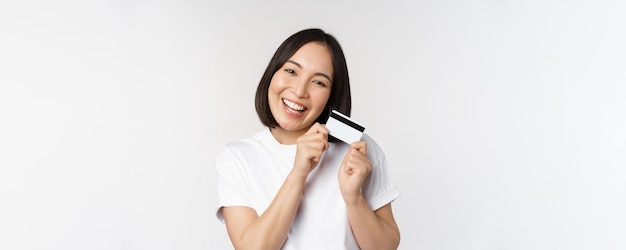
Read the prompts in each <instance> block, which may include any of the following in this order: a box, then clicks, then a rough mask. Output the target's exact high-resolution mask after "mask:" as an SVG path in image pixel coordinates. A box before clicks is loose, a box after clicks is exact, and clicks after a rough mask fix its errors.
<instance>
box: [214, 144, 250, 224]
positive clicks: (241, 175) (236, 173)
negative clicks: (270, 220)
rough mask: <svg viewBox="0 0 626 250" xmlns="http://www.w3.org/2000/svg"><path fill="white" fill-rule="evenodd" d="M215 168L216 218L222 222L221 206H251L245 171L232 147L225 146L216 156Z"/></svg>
mask: <svg viewBox="0 0 626 250" xmlns="http://www.w3.org/2000/svg"><path fill="white" fill-rule="evenodd" d="M215 168H216V170H217V190H218V204H217V212H216V216H217V218H218V219H219V220H220V221H222V222H224V214H223V213H222V208H223V207H228V206H245V207H252V199H251V197H250V192H249V190H250V189H249V187H248V182H247V181H246V178H247V176H246V171H245V169H244V168H243V165H242V164H241V162H240V161H239V160H238V159H237V157H236V156H235V154H234V153H233V151H232V149H231V148H229V147H228V146H226V147H225V148H224V150H222V151H221V152H220V153H219V154H218V155H217V158H216V166H215Z"/></svg>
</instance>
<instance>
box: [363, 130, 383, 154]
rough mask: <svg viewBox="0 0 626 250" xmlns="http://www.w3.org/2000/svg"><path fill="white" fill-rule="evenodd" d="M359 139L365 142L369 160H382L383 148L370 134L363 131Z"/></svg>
mask: <svg viewBox="0 0 626 250" xmlns="http://www.w3.org/2000/svg"><path fill="white" fill-rule="evenodd" d="M361 141H364V142H365V143H367V155H368V156H369V158H370V159H371V160H382V159H384V158H385V153H384V151H383V149H382V148H381V147H380V145H379V144H378V143H377V142H376V140H374V138H372V137H371V136H370V135H368V134H366V133H363V136H362V137H361Z"/></svg>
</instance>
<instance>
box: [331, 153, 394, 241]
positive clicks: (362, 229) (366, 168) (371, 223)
mask: <svg viewBox="0 0 626 250" xmlns="http://www.w3.org/2000/svg"><path fill="white" fill-rule="evenodd" d="M371 170H372V163H371V161H370V160H369V159H368V157H367V145H366V143H365V142H362V141H360V142H355V143H353V144H352V145H351V146H350V149H349V151H348V153H347V154H346V156H345V157H344V160H343V163H342V165H341V168H340V170H339V185H340V188H341V194H342V196H343V199H344V201H345V203H346V210H347V213H348V222H349V223H350V227H351V228H352V233H353V234H354V238H355V239H356V241H357V243H358V244H359V247H360V248H361V249H397V248H398V245H399V244H400V230H399V229H398V225H397V224H396V221H395V219H394V218H393V212H392V210H391V204H390V203H389V204H387V205H385V206H383V207H381V208H380V209H378V210H376V211H372V209H371V208H370V206H369V204H368V202H367V200H366V199H365V197H363V194H362V192H361V186H362V185H363V182H364V181H365V178H366V177H367V176H368V175H369V174H370V172H371Z"/></svg>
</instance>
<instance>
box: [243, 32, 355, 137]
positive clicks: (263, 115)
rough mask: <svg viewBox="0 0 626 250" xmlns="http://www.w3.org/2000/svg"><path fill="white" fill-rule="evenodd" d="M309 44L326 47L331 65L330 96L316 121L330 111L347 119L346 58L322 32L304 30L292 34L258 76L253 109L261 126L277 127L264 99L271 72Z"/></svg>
mask: <svg viewBox="0 0 626 250" xmlns="http://www.w3.org/2000/svg"><path fill="white" fill-rule="evenodd" d="M310 42H318V43H321V44H324V45H326V47H327V48H328V50H329V52H330V56H331V60H332V64H333V78H334V79H333V82H332V84H331V86H332V88H331V90H330V97H328V102H327V103H326V107H324V111H322V113H321V114H320V116H319V117H317V119H316V121H317V122H320V123H326V120H327V119H328V116H329V114H330V113H329V112H330V110H332V109H335V110H337V111H339V112H341V113H343V114H346V115H348V116H350V110H351V108H352V99H351V98H350V78H349V77H348V66H347V64H346V58H345V57H344V55H343V50H342V49H341V46H340V45H339V42H337V39H335V37H333V36H332V35H330V34H327V33H326V32H324V31H323V30H321V29H305V30H301V31H299V32H297V33H295V34H293V35H291V36H290V37H288V38H287V40H285V41H284V42H283V43H282V44H281V45H280V46H279V47H278V49H277V50H276V52H275V53H274V56H273V57H272V60H270V63H269V64H268V65H267V68H266V69H265V73H263V77H261V81H260V82H259V86H258V87H257V90H256V97H255V107H256V113H257V115H258V116H259V119H261V123H263V125H265V126H268V127H270V128H274V127H276V126H278V123H277V122H276V119H274V116H273V115H272V111H271V110H270V107H269V102H268V96H267V94H268V89H269V87H270V82H271V81H272V77H273V76H274V73H276V71H278V70H279V69H280V68H281V67H282V66H283V65H284V64H285V62H287V60H288V59H289V58H290V57H291V56H293V54H295V53H296V51H297V50H298V49H300V47H302V46H303V45H305V44H307V43H310Z"/></svg>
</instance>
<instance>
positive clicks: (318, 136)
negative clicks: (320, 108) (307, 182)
mask: <svg viewBox="0 0 626 250" xmlns="http://www.w3.org/2000/svg"><path fill="white" fill-rule="evenodd" d="M296 143H297V149H296V159H295V161H294V166H293V169H292V173H294V174H297V175H298V176H300V177H304V178H306V177H307V176H308V175H309V173H310V172H311V171H312V170H313V169H315V167H316V166H317V164H318V163H319V161H320V159H321V158H322V154H323V153H324V151H326V149H328V129H326V126H324V125H322V124H320V123H318V122H316V123H315V124H313V126H311V128H309V130H308V131H307V132H306V133H304V135H302V136H300V137H298V139H297V141H296Z"/></svg>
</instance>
